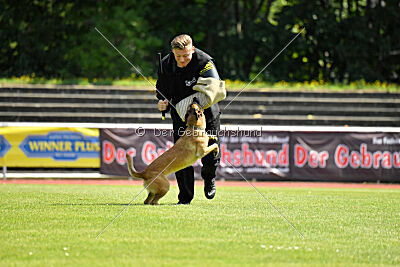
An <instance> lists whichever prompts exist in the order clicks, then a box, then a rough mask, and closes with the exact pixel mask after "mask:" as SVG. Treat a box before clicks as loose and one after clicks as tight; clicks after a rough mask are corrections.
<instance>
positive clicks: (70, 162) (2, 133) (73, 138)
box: [0, 127, 100, 168]
mask: <svg viewBox="0 0 400 267" xmlns="http://www.w3.org/2000/svg"><path fill="white" fill-rule="evenodd" d="M0 164H1V165H2V166H7V167H25V168H32V167H33V168H34V167H60V168H98V167H99V166H100V145H99V130H98V129H87V128H60V127H1V128H0Z"/></svg>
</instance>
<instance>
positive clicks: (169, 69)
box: [157, 48, 220, 122]
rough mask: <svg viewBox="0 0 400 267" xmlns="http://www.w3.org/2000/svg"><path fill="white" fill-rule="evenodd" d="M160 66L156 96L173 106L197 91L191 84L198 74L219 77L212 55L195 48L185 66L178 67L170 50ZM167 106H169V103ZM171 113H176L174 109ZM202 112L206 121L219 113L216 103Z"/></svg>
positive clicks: (216, 116)
mask: <svg viewBox="0 0 400 267" xmlns="http://www.w3.org/2000/svg"><path fill="white" fill-rule="evenodd" d="M161 66H162V70H163V72H162V73H161V72H160V70H159V71H158V80H157V90H158V92H157V98H158V99H160V100H164V99H167V100H168V101H169V102H170V103H172V105H174V106H175V105H176V104H177V103H179V101H181V100H182V99H184V98H186V97H188V96H190V95H192V94H194V93H196V92H197V91H195V90H193V86H195V85H196V82H197V79H198V78H199V77H200V76H201V77H213V78H216V79H219V75H218V72H217V70H216V68H215V65H214V63H213V61H212V57H210V56H209V55H208V54H206V53H204V52H203V51H201V50H200V49H197V48H195V51H194V53H193V55H192V60H191V61H190V62H189V64H188V65H187V66H186V67H184V68H179V67H178V65H177V62H176V60H175V57H174V54H173V53H172V52H170V53H169V54H168V55H167V56H165V57H164V58H163V59H162V63H161ZM168 107H169V108H171V107H170V105H168ZM172 109H173V107H172ZM173 113H176V112H175V110H173ZM204 114H205V116H206V121H207V122H208V121H213V120H215V119H217V118H218V117H219V114H220V109H219V106H218V104H214V105H213V106H211V107H210V108H208V109H206V110H204ZM171 116H172V114H171ZM173 119H174V118H173Z"/></svg>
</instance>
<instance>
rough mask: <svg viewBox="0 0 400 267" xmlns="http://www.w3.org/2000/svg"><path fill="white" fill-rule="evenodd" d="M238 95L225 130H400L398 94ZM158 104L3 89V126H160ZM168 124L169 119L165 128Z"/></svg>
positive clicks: (116, 91)
mask: <svg viewBox="0 0 400 267" xmlns="http://www.w3.org/2000/svg"><path fill="white" fill-rule="evenodd" d="M238 93H239V92H228V96H227V98H226V99H225V100H223V101H222V102H221V103H220V106H221V110H222V113H223V116H222V117H221V122H222V124H225V125H237V124H241V125H321V126H328V125H329V126H375V127H377V126H388V127H399V126H400V93H378V92H371V93H366V92H363V93H358V92H348V93H339V92H288V91H260V90H250V89H246V90H245V91H243V92H242V93H241V94H240V95H239V96H237V94H238ZM236 96H237V97H236ZM234 98H235V99H234ZM233 99H234V101H233V102H232V103H230V104H229V106H228V107H227V108H226V109H225V107H226V105H227V104H228V103H229V102H230V101H231V100H233ZM156 103H157V101H156V99H155V94H154V91H152V90H144V89H128V88H125V87H110V86H86V87H85V86H70V85H59V86H47V85H1V86H0V121H2V122H75V123H76V122H78V123H79V122H85V123H161V115H160V112H158V110H157V105H156ZM168 120H170V118H169V116H167V119H166V121H165V123H169V121H168Z"/></svg>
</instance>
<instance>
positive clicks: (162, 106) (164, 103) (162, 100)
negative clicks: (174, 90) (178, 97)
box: [156, 70, 170, 112]
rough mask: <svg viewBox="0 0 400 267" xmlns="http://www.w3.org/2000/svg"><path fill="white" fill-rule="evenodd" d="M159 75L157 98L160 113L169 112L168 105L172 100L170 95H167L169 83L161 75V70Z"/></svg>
mask: <svg viewBox="0 0 400 267" xmlns="http://www.w3.org/2000/svg"><path fill="white" fill-rule="evenodd" d="M157 74H158V79H157V84H156V88H157V92H156V97H157V99H159V101H158V104H157V107H158V110H159V111H165V112H168V111H169V108H170V107H169V105H168V100H169V99H170V96H169V94H168V93H167V90H166V89H167V88H168V87H167V83H166V80H165V76H164V75H163V74H161V73H160V70H158V72H157Z"/></svg>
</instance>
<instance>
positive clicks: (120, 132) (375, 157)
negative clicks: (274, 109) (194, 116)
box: [100, 128, 400, 182]
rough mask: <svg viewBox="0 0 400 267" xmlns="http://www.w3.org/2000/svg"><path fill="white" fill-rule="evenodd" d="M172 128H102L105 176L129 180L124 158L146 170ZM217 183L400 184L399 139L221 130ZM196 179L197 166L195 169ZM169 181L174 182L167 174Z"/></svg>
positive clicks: (391, 135)
mask: <svg viewBox="0 0 400 267" xmlns="http://www.w3.org/2000/svg"><path fill="white" fill-rule="evenodd" d="M172 134H173V132H172V129H142V128H138V129H102V130H100V142H101V168H100V171H101V172H102V173H104V174H111V175H123V176H128V171H127V169H126V162H125V154H126V153H128V154H130V155H131V156H132V157H133V161H134V165H135V168H136V169H137V170H138V171H141V170H144V169H145V168H146V166H147V165H148V164H150V163H151V162H152V161H153V160H154V159H156V158H157V157H158V156H159V155H160V154H162V153H164V152H165V151H166V150H167V149H169V148H170V147H172V146H173V137H172V136H173V135H172ZM219 135H220V142H221V144H220V148H221V149H220V153H221V163H220V167H219V168H218V171H217V172H218V173H217V175H218V178H224V179H229V180H244V179H249V180H252V179H256V180H315V181H374V182H375V181H391V182H400V134H399V133H352V132H276V131H265V130H262V129H261V130H251V131H249V130H241V129H240V128H238V129H237V130H226V129H225V130H222V131H220V132H219ZM194 167H195V177H196V179H200V178H201V177H200V170H201V162H200V161H197V162H196V163H195V164H194ZM170 178H174V176H173V175H171V177H170Z"/></svg>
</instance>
